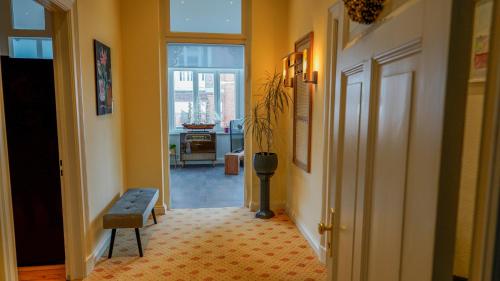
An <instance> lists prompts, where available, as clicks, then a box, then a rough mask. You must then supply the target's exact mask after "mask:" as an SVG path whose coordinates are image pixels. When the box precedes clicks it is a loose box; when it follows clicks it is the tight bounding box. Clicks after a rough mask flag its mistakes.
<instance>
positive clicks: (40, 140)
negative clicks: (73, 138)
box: [1, 57, 65, 267]
mask: <svg viewBox="0 0 500 281" xmlns="http://www.w3.org/2000/svg"><path fill="white" fill-rule="evenodd" d="M1 59H2V79H3V87H4V100H5V120H6V128H7V145H8V153H9V168H10V180H11V189H12V204H13V209H14V227H15V238H16V252H17V263H18V266H20V267H21V266H38V265H53V264H64V260H65V257H64V229H63V216H62V199H61V182H60V175H59V173H60V171H59V149H58V138H57V119H56V103H55V90H54V73H53V64H52V61H51V60H38V59H12V58H8V57H2V58H1Z"/></svg>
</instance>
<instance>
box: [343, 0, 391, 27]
mask: <svg viewBox="0 0 500 281" xmlns="http://www.w3.org/2000/svg"><path fill="white" fill-rule="evenodd" d="M343 1H344V5H345V7H346V9H347V14H348V15H349V18H350V19H351V20H353V21H355V22H359V23H361V24H371V23H373V22H375V20H376V19H377V18H378V16H379V15H380V13H381V12H382V10H383V8H384V2H385V0H343Z"/></svg>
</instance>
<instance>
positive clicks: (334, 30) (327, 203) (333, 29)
mask: <svg viewBox="0 0 500 281" xmlns="http://www.w3.org/2000/svg"><path fill="white" fill-rule="evenodd" d="M341 10H342V7H341V2H337V3H335V4H333V5H332V6H330V7H329V8H328V21H327V43H326V44H327V54H326V59H325V65H326V68H325V69H326V73H325V77H326V79H325V80H326V81H325V85H326V87H325V89H326V91H327V92H326V94H325V95H324V114H323V123H324V124H325V126H324V128H323V136H324V140H323V143H324V144H325V152H326V153H325V154H324V157H323V199H324V200H323V204H322V205H323V206H322V211H321V214H322V215H321V221H322V222H324V223H329V222H330V221H331V220H332V218H331V217H330V216H334V214H333V213H332V212H331V211H330V208H331V206H334V205H335V202H331V200H330V199H331V198H332V197H334V196H335V193H336V190H337V181H336V179H337V177H336V175H335V171H336V164H337V161H335V160H336V157H337V156H336V155H337V153H336V145H334V144H335V141H336V139H335V135H337V134H338V132H336V131H335V128H336V126H335V122H336V120H337V119H338V116H335V110H334V109H335V89H336V82H337V81H336V77H337V55H338V46H339V44H338V43H339V42H338V40H340V37H339V35H340V32H339V27H340V25H339V23H340V19H341V14H340V13H341ZM330 237H331V238H333V236H330ZM330 240H333V239H330ZM333 242H334V241H330V242H329V241H328V237H327V235H322V236H321V242H320V243H321V255H322V256H321V257H320V259H321V260H323V261H325V262H326V263H327V266H328V262H329V247H332V245H333ZM328 243H330V245H328ZM332 258H333V256H332Z"/></svg>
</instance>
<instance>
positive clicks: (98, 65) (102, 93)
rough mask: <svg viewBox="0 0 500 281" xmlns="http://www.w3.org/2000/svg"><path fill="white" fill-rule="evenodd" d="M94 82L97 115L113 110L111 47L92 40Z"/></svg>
mask: <svg viewBox="0 0 500 281" xmlns="http://www.w3.org/2000/svg"><path fill="white" fill-rule="evenodd" d="M94 61H95V84H96V105H97V115H105V114H110V113H112V112H113V83H112V79H111V49H110V48H109V47H108V46H106V45H104V44H103V43H101V42H99V41H97V40H94Z"/></svg>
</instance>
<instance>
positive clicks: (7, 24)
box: [0, 0, 53, 55]
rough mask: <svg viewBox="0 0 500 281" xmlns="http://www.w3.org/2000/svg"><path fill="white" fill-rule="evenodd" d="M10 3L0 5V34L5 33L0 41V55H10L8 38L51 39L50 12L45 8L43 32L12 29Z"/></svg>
mask: <svg viewBox="0 0 500 281" xmlns="http://www.w3.org/2000/svg"><path fill="white" fill-rule="evenodd" d="M12 1H13V0H6V1H4V2H3V6H2V4H0V32H1V31H3V32H5V36H4V37H3V38H1V39H0V53H2V54H9V55H10V54H11V48H10V47H11V46H10V38H11V37H18V38H21V37H26V38H30V39H31V38H50V39H53V30H52V24H53V18H52V14H51V13H50V11H48V10H47V9H46V8H45V30H30V29H14V18H13V15H12V11H13V9H12Z"/></svg>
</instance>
